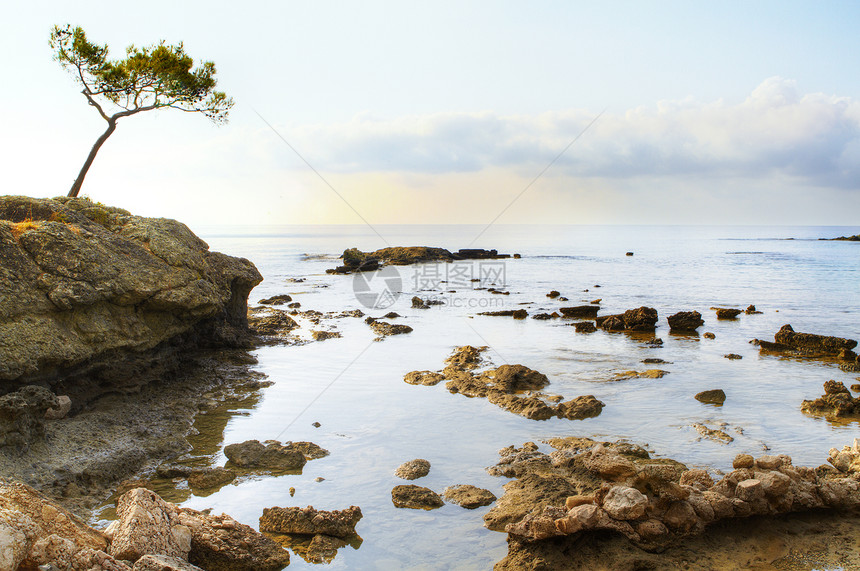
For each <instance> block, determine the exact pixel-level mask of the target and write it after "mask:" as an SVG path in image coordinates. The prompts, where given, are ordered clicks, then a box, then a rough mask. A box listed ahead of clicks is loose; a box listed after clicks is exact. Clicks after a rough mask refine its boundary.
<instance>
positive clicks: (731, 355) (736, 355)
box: [723, 353, 743, 361]
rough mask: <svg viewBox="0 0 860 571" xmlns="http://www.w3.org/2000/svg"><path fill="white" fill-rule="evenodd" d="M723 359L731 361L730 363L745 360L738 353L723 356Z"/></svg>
mask: <svg viewBox="0 0 860 571" xmlns="http://www.w3.org/2000/svg"><path fill="white" fill-rule="evenodd" d="M723 358H725V359H729V360H730V361H737V360H738V359H743V356H742V355H738V354H737V353H728V354H726V355H723Z"/></svg>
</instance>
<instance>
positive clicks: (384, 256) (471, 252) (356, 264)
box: [326, 246, 511, 274]
mask: <svg viewBox="0 0 860 571" xmlns="http://www.w3.org/2000/svg"><path fill="white" fill-rule="evenodd" d="M341 257H342V258H343V265H342V266H338V267H337V268H334V269H330V270H326V272H327V273H330V274H349V273H353V272H366V271H373V270H376V269H378V268H379V267H381V266H386V265H392V266H406V265H410V264H419V263H423V262H443V261H444V262H447V261H454V260H491V259H499V258H510V257H511V256H510V254H499V253H498V251H496V250H482V249H477V248H472V249H460V250H458V251H457V252H453V253H452V252H450V251H449V250H446V249H445V248H432V247H428V246H394V247H389V248H382V249H380V250H376V251H374V252H362V251H361V250H359V249H358V248H349V249H347V250H344V252H343V255H342V256H341Z"/></svg>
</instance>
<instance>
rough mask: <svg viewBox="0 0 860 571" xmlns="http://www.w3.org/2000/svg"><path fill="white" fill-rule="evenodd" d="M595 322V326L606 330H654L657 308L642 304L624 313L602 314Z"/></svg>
mask: <svg viewBox="0 0 860 571" xmlns="http://www.w3.org/2000/svg"><path fill="white" fill-rule="evenodd" d="M595 322H596V323H597V327H600V328H601V329H605V330H606V331H654V329H656V327H657V310H656V309H654V308H653V307H646V306H642V307H637V308H636V309H628V310H627V311H625V312H624V313H619V314H615V315H603V316H601V317H598V318H597V319H595Z"/></svg>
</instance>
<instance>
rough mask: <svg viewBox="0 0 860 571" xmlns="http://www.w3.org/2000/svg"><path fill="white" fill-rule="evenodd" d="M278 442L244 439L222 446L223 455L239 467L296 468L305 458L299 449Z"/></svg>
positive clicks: (302, 464) (301, 464) (303, 462)
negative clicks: (265, 442) (263, 442)
mask: <svg viewBox="0 0 860 571" xmlns="http://www.w3.org/2000/svg"><path fill="white" fill-rule="evenodd" d="M289 444H290V443H288V445H286V446H284V445H282V444H280V443H278V442H268V443H267V444H262V443H261V442H260V441H259V440H246V441H245V442H240V443H236V444H229V445H227V446H225V447H224V455H225V456H227V459H228V460H230V462H232V463H233V464H234V465H236V466H238V467H240V468H275V469H280V470H297V469H300V468H301V467H302V466H304V465H305V463H306V462H307V460H306V459H305V456H304V454H302V453H301V452H300V451H299V450H296V449H295V448H292V447H290V446H289Z"/></svg>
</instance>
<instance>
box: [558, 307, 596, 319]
mask: <svg viewBox="0 0 860 571" xmlns="http://www.w3.org/2000/svg"><path fill="white" fill-rule="evenodd" d="M558 310H559V311H560V312H561V314H562V315H563V316H564V317H573V318H583V319H594V318H595V317H597V312H598V311H599V310H600V308H599V307H598V306H596V305H578V306H575V307H559V308H558Z"/></svg>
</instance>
